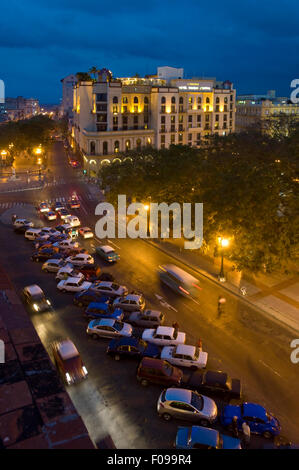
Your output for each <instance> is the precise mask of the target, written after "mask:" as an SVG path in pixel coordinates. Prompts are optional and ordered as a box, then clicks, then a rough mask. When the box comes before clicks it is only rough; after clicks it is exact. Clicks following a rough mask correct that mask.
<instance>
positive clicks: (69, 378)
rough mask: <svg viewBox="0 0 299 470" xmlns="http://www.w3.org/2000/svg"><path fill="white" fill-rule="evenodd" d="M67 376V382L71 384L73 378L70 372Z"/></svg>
mask: <svg viewBox="0 0 299 470" xmlns="http://www.w3.org/2000/svg"><path fill="white" fill-rule="evenodd" d="M65 378H66V381H67V383H68V384H70V383H71V381H72V379H71V376H70V374H69V373H68V372H67V373H66V374H65Z"/></svg>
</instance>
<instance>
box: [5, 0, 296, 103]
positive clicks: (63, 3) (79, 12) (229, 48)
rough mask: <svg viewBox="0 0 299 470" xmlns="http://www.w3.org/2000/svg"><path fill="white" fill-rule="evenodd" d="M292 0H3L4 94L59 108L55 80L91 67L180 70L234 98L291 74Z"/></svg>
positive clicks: (119, 71) (283, 89) (283, 88)
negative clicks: (233, 91) (230, 88)
mask: <svg viewBox="0 0 299 470" xmlns="http://www.w3.org/2000/svg"><path fill="white" fill-rule="evenodd" d="M298 24H299V2H298V0H241V1H240V0H239V1H235V0H227V1H225V0H214V1H207V0H185V1H183V0H181V1H178V0H165V1H162V0H151V1H142V0H138V1H137V0H126V1H120V0H113V1H110V2H109V1H107V0H105V2H103V1H102V0H88V1H84V0H22V1H21V0H8V1H6V2H1V16H0V51H1V52H0V64H1V69H0V70H1V71H0V79H2V80H4V81H5V85H6V96H17V95H23V96H25V97H31V96H33V97H35V98H39V99H40V100H41V102H42V103H58V102H59V99H60V98H61V84H60V79H61V78H63V77H64V76H66V75H68V74H70V73H76V72H78V71H88V69H89V68H90V67H91V66H93V65H95V66H97V67H99V68H102V67H107V68H110V69H111V70H112V72H113V74H114V76H131V75H134V74H135V73H136V72H138V73H139V74H140V75H141V76H143V75H144V74H149V73H156V68H157V66H163V65H170V66H174V67H183V68H184V69H185V76H188V77H192V76H206V77H217V79H218V80H226V79H229V80H231V81H232V82H233V83H234V84H235V87H236V88H237V91H238V92H239V93H250V92H255V93H264V92H266V91H267V90H268V89H276V90H277V91H278V94H279V95H283V96H289V95H290V91H291V89H290V88H289V85H290V82H291V80H292V79H294V78H299V53H298V51H299V28H298Z"/></svg>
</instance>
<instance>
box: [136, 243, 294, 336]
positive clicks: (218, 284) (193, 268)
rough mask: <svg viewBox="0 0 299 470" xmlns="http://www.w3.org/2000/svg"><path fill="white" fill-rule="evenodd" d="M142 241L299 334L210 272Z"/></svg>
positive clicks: (155, 245) (154, 244) (153, 244)
mask: <svg viewBox="0 0 299 470" xmlns="http://www.w3.org/2000/svg"><path fill="white" fill-rule="evenodd" d="M141 240H142V241H144V242H145V243H148V244H149V245H151V246H153V247H154V248H156V249H157V250H160V251H162V252H163V253H165V254H166V255H167V256H169V257H171V258H173V259H174V260H176V261H178V262H179V263H181V264H182V265H184V266H186V267H187V268H188V269H190V270H191V271H194V272H195V273H197V274H199V275H200V276H202V277H205V278H206V279H208V280H209V281H212V282H213V283H214V284H216V285H217V286H218V287H221V288H222V289H224V290H226V291H227V292H229V293H230V294H231V295H234V296H235V297H237V298H238V299H239V300H240V301H242V302H243V303H245V304H247V305H248V306H250V307H252V308H255V309H256V310H257V311H258V312H259V313H261V314H262V315H264V316H265V317H266V318H268V319H271V320H272V321H274V322H275V323H277V324H278V325H280V326H282V327H283V328H285V329H287V330H288V331H290V332H291V333H292V334H294V332H297V333H298V332H299V328H298V329H296V328H294V327H292V326H290V325H289V324H288V323H285V322H284V321H282V320H280V319H278V318H276V317H275V316H274V315H271V313H269V312H267V311H266V310H264V309H263V308H261V307H260V306H259V305H256V304H254V303H253V302H251V301H250V300H248V299H247V298H246V297H245V296H243V295H241V294H239V293H237V292H234V291H233V290H231V289H230V288H229V287H227V286H226V285H225V284H224V283H220V282H219V281H217V279H215V278H214V277H213V276H212V275H211V274H209V273H208V272H206V271H201V270H200V269H198V268H196V267H193V266H190V265H189V264H188V263H186V262H185V261H183V260H181V259H180V258H179V257H178V256H176V255H175V254H173V253H170V252H169V251H167V250H166V249H165V248H163V247H161V246H159V245H157V244H156V243H154V242H152V241H150V240H148V239H145V238H141Z"/></svg>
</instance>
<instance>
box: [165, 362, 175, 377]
mask: <svg viewBox="0 0 299 470" xmlns="http://www.w3.org/2000/svg"><path fill="white" fill-rule="evenodd" d="M163 370H164V372H165V375H168V377H171V375H172V374H173V367H172V366H171V365H170V364H168V363H167V362H165V363H164V365H163Z"/></svg>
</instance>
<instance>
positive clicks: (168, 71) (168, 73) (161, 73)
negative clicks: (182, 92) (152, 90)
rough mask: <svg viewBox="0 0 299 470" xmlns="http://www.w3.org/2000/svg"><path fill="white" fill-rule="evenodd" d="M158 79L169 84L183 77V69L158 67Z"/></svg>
mask: <svg viewBox="0 0 299 470" xmlns="http://www.w3.org/2000/svg"><path fill="white" fill-rule="evenodd" d="M157 76H158V78H160V79H162V80H165V81H166V83H169V82H170V80H173V79H176V78H178V79H181V78H183V77H184V69H177V68H175V67H167V66H165V67H158V69H157Z"/></svg>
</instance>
